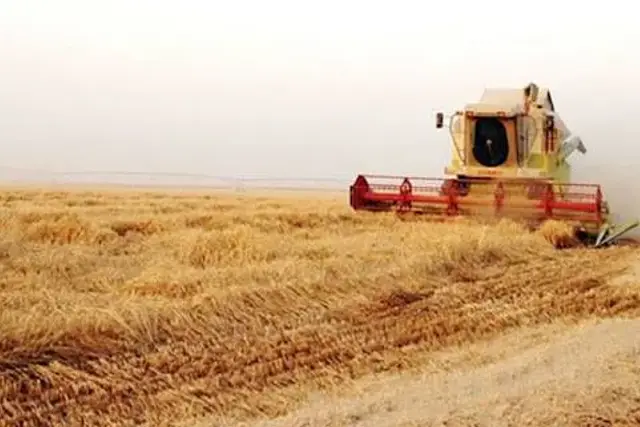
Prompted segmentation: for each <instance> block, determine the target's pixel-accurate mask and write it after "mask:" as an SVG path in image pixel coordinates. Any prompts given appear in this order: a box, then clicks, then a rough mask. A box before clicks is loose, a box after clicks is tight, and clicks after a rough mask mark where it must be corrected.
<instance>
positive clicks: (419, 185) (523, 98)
mask: <svg viewBox="0 0 640 427" xmlns="http://www.w3.org/2000/svg"><path fill="white" fill-rule="evenodd" d="M444 120H445V116H444V114H443V113H437V115H436V127H437V128H439V129H440V128H443V127H444V126H445V123H444ZM448 128H449V130H450V133H451V138H452V143H453V144H452V145H453V150H452V153H453V156H452V158H451V162H450V164H449V165H448V166H446V167H445V177H444V178H424V177H401V176H382V175H362V174H361V175H358V177H357V178H356V180H355V182H354V183H353V184H352V185H351V188H350V190H351V194H350V203H351V206H352V207H353V209H355V210H369V211H390V210H395V211H397V212H399V213H407V212H414V213H420V214H427V215H432V216H433V217H434V218H440V219H446V218H452V217H458V216H461V215H462V216H471V217H482V216H494V217H495V216H498V217H508V218H512V219H515V220H523V221H525V222H526V223H528V224H529V225H531V226H532V227H537V226H539V225H540V224H541V223H542V222H544V221H545V220H549V219H555V220H560V221H565V222H569V223H571V224H573V225H575V227H576V228H575V230H576V236H577V237H579V238H580V239H581V240H583V241H585V242H590V243H592V244H593V245H594V246H596V247H597V246H602V245H606V244H609V243H612V242H614V240H616V239H618V238H619V237H620V236H621V235H622V234H624V233H626V232H627V231H629V230H631V229H633V228H635V227H637V226H638V225H639V224H640V222H639V221H633V222H631V223H629V224H626V225H624V226H622V227H613V226H612V225H611V224H610V223H609V216H610V213H609V205H608V203H607V201H606V200H605V198H604V196H603V193H602V189H601V186H600V185H598V184H584V183H573V182H571V165H570V164H569V163H568V161H567V160H568V158H569V157H570V156H571V155H572V154H573V153H574V152H576V151H578V152H580V153H583V154H584V153H586V148H585V146H584V144H583V142H582V140H581V139H580V138H579V137H578V136H576V135H573V134H572V133H571V132H570V131H569V129H568V128H567V127H566V126H565V124H564V123H563V121H562V119H561V118H560V116H559V115H558V113H557V111H556V108H555V106H554V103H553V99H552V98H551V93H550V92H549V90H548V89H541V88H539V87H538V86H537V85H535V84H534V83H531V84H529V85H527V86H526V87H524V88H522V89H487V90H485V91H484V93H483V95H482V97H481V98H480V100H479V101H478V102H477V103H472V104H467V105H466V106H465V107H464V109H463V110H462V111H457V112H455V113H454V114H453V115H451V116H450V117H449V124H448Z"/></svg>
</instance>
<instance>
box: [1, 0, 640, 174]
mask: <svg viewBox="0 0 640 427" xmlns="http://www.w3.org/2000/svg"><path fill="white" fill-rule="evenodd" d="M632 9H633V5H632V4H631V3H630V2H628V1H626V2H624V3H623V2H622V1H608V2H606V3H601V2H585V3H578V2H568V1H566V2H561V1H557V0H556V1H546V0H542V1H540V0H538V1H536V2H532V3H530V5H529V6H527V3H524V2H515V3H514V2H513V1H486V2H481V1H477V0H476V1H469V2H467V1H463V0H461V1H457V2H445V1H436V2H426V1H402V0H396V1H390V0H389V1H354V0H351V1H349V0H343V1H337V0H325V1H322V2H310V1H301V0H298V1H293V0H269V1H266V0H262V1H258V0H254V1H250V0H235V1H229V0H228V1H216V0H210V1H204V0H202V1H195V0H191V1H189V0H184V1H180V2H179V1H167V0H164V1H163V0H155V1H143V0H130V1H122V0H110V1H95V0H93V1H92V0H84V1H79V0H78V1H71V0H48V1H34V0H0V70H1V72H0V144H2V153H1V155H0V165H2V166H13V167H21V168H43V169H50V170H61V171H66V170H74V171H82V170H132V171H154V172H196V173H207V174H213V175H238V176H241V175H251V176H279V177H281V176H294V177H295V176H304V177H351V176H354V175H355V174H356V173H357V172H380V173H398V174H423V175H424V174H427V175H428V174H431V175H433V174H437V175H439V174H440V173H441V172H442V169H443V167H444V165H445V163H446V162H447V161H448V158H449V153H450V142H449V135H448V133H447V132H438V131H436V129H435V127H434V112H435V111H438V110H445V111H452V110H455V109H457V108H460V107H462V105H463V104H464V103H466V102H472V101H474V100H475V99H477V98H478V97H479V96H480V94H481V93H482V91H483V89H484V87H485V86H515V87H522V86H524V85H525V84H527V83H528V82H529V81H535V82H537V83H538V84H539V85H541V86H548V87H550V88H551V90H552V95H553V96H554V98H555V102H556V105H557V107H558V109H559V111H560V114H561V115H562V117H563V119H564V121H565V122H566V123H567V125H568V126H569V128H570V129H571V130H572V131H574V132H576V133H578V134H580V135H581V136H582V138H583V140H584V142H585V145H586V146H587V148H588V149H589V152H588V153H587V155H586V156H582V157H580V156H579V155H576V156H575V158H574V161H573V163H574V164H576V168H578V167H580V166H579V164H583V165H603V167H607V166H610V165H611V162H613V161H614V160H617V158H618V157H617V156H619V153H618V152H616V151H615V150H617V149H622V150H624V155H623V156H622V158H621V160H620V161H622V162H626V163H627V164H631V163H633V162H634V161H635V163H640V152H639V151H638V150H637V149H636V148H635V144H636V143H638V141H640V138H638V135H637V134H638V131H637V129H636V122H637V121H638V113H637V110H638V101H637V97H638V96H640V80H639V79H638V76H640V64H639V60H638V56H637V46H638V44H639V43H640V26H639V25H638V23H637V17H636V16H635V14H634V13H632Z"/></svg>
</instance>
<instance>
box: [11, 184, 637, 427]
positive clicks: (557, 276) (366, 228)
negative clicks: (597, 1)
mask: <svg viewBox="0 0 640 427" xmlns="http://www.w3.org/2000/svg"><path fill="white" fill-rule="evenodd" d="M43 198H44V199H45V200H47V201H48V202H49V204H48V207H47V209H48V210H44V209H42V208H35V207H34V203H35V202H34V200H42V199H43ZM4 200H5V202H4V206H5V208H4V211H3V215H4V216H3V217H2V224H4V226H3V235H2V239H3V240H2V242H1V243H2V246H1V247H0V249H1V251H0V254H1V255H2V257H0V258H1V261H2V277H4V279H3V282H2V292H1V293H0V298H1V299H2V301H1V302H2V303H3V305H4V306H5V307H7V310H5V312H3V314H2V319H1V320H3V322H2V326H0V334H1V335H0V338H1V342H2V344H1V352H0V396H1V397H0V401H1V402H2V406H1V407H0V419H1V420H2V422H3V423H5V424H6V425H18V423H20V422H24V423H26V424H25V425H38V424H39V423H41V422H47V423H62V422H65V423H66V425H73V424H76V423H80V422H82V421H84V422H87V423H89V424H91V425H107V424H117V425H123V424H131V425H133V424H135V423H148V425H164V424H171V425H173V424H176V423H182V425H191V424H193V423H200V424H198V425H216V424H217V423H220V424H221V425H228V424H226V423H233V422H240V421H242V420H245V421H247V422H251V423H253V422H260V420H261V419H264V418H272V417H277V416H284V415H286V414H290V416H293V417H294V418H295V419H296V420H299V421H300V422H299V423H294V422H293V421H291V420H285V421H282V422H281V423H280V424H278V425H313V426H315V425H318V426H319V425H349V424H351V423H355V422H356V421H357V422H358V423H360V424H361V425H402V422H407V423H413V424H407V425H414V424H415V425H430V424H429V423H431V422H437V421H439V420H443V419H449V420H451V421H457V422H458V423H459V424H463V425H468V424H469V423H472V421H473V420H476V421H478V422H480V423H482V424H483V425H496V424H495V423H494V422H493V421H495V420H504V419H510V420H513V419H518V418H517V417H518V416H519V417H520V419H519V424H521V423H524V422H525V421H527V419H524V418H523V417H524V416H525V415H526V416H530V419H528V420H529V421H531V422H532V423H533V424H534V425H540V424H541V423H542V424H549V423H551V424H553V422H556V421H557V420H561V419H562V418H561V417H565V419H567V420H571V421H572V422H574V421H575V422H578V423H580V422H582V421H580V420H583V419H582V418H580V417H581V416H583V415H584V414H585V413H591V414H593V415H599V416H602V417H608V418H610V419H612V418H611V417H612V416H617V417H620V419H625V420H628V421H630V420H632V419H633V417H634V416H635V415H634V413H633V412H632V411H633V410H636V409H637V408H633V407H632V406H633V404H632V403H630V402H636V403H637V400H633V399H638V398H640V394H638V393H636V394H635V395H634V394H633V393H635V392H636V391H637V390H635V389H633V387H632V386H630V384H633V383H632V382H631V383H630V382H629V381H633V377H626V378H620V379H619V381H618V380H616V379H615V378H614V379H611V380H610V381H611V384H612V387H613V388H615V387H618V389H619V391H620V393H622V395H621V396H622V398H623V400H624V399H627V400H624V401H625V402H627V404H626V406H625V407H624V408H623V409H620V411H618V412H615V410H614V409H615V408H614V407H613V406H612V408H613V409H610V410H609V412H607V413H602V414H601V413H599V412H598V411H599V410H598V409H596V408H587V409H586V410H585V409H584V408H582V409H580V408H579V406H580V404H584V405H591V404H592V402H593V399H594V396H596V397H597V393H596V392H599V391H598V390H596V388H597V387H596V385H598V384H601V385H602V383H601V382H598V381H597V380H598V378H604V377H605V376H606V375H605V371H604V369H605V367H603V366H599V363H600V362H599V360H600V359H602V361H604V362H606V363H613V362H614V361H616V360H617V358H618V357H619V356H618V353H620V354H621V355H622V356H625V357H627V356H630V355H633V354H635V353H634V352H636V351H637V350H638V349H637V345H636V344H635V343H634V342H633V341H632V338H633V337H634V334H635V333H636V331H637V328H638V324H637V322H636V321H631V322H630V323H620V322H619V321H616V322H613V323H603V324H602V325H597V326H590V327H589V329H586V330H583V331H580V330H576V331H574V330H572V329H571V327H570V326H562V327H561V326H558V325H560V324H567V325H571V324H575V323H579V322H583V321H585V320H587V319H593V318H611V317H621V316H622V317H628V318H632V317H635V316H637V315H638V313H640V287H638V286H635V285H637V283H638V281H637V280H636V279H637V276H634V274H635V273H633V270H629V269H628V267H629V266H634V265H636V264H635V263H637V262H638V261H637V260H638V254H639V252H638V250H637V249H636V248H633V247H624V248H622V247H621V248H611V249H604V250H584V249H575V250H566V251H556V250H553V249H552V248H551V247H550V245H548V243H547V242H545V241H544V240H543V239H542V238H540V237H539V236H536V235H534V234H526V233H522V230H520V229H519V228H518V227H516V226H513V225H509V224H506V225H499V226H496V227H492V228H487V227H480V226H474V225H466V224H459V225H454V226H444V225H436V226H434V225H428V224H422V223H401V222H398V221H397V220H395V219H393V218H385V219H379V218H374V217H368V216H365V217H355V216H353V215H352V214H351V213H350V212H348V210H346V209H345V208H343V207H342V205H341V203H343V201H342V200H340V201H339V202H335V201H326V202H323V203H324V204H319V203H318V202H314V203H311V204H309V203H308V202H307V204H304V203H303V202H299V201H287V200H285V201H283V200H279V201H276V200H270V199H262V200H255V199H254V200H253V203H252V205H251V208H242V207H240V204H239V202H238V200H235V199H234V200H231V199H229V198H228V196H227V197H226V198H223V199H220V200H218V199H215V198H213V199H212V198H210V197H208V198H205V197H202V196H189V197H179V196H169V195H143V196H139V195H138V196H135V197H134V196H132V195H122V194H116V195H109V194H89V195H87V194H85V195H68V194H56V193H51V194H44V195H42V194H38V195H28V194H27V195H25V193H7V195H5V199H4ZM69 205H71V206H72V208H71V210H72V211H73V212H75V216H68V214H62V213H61V212H63V211H64V209H65V208H64V207H65V206H67V207H68V206H69ZM154 206H155V207H154ZM320 206H322V208H320ZM214 209H217V211H214ZM317 211H319V213H317ZM211 212H218V213H217V214H216V213H211ZM60 215H62V216H60ZM65 215H66V216H65ZM54 217H56V218H58V219H57V220H56V221H54V222H51V221H52V218H54ZM60 218H62V219H60ZM47 221H49V222H47ZM47 224H48V225H47ZM52 224H53V225H52ZM125 226H126V227H125ZM123 228H126V229H127V231H122V230H123ZM69 230H72V232H71V231H69ZM73 230H75V231H73ZM62 235H63V236H65V237H64V238H60V236H62ZM83 262H84V263H86V264H85V265H86V266H88V267H86V268H85V267H82V263H83ZM625 275H626V276H625ZM616 277H617V278H618V279H617V281H612V280H613V278H616ZM621 277H622V278H623V279H622V278H621ZM550 324H552V325H555V326H553V327H550V326H548V325H550ZM554 328H555V329H554ZM558 328H559V329H558ZM564 328H567V329H566V330H567V331H569V332H570V333H571V334H573V335H568V336H567V335H565V336H560V335H559V336H558V337H557V340H558V341H551V344H550V346H551V347H548V348H545V347H544V344H540V345H542V346H543V347H540V346H537V347H536V345H538V344H537V341H536V340H537V338H535V337H536V336H538V337H539V336H540V334H546V333H547V332H549V331H551V330H553V332H558V331H560V330H562V331H564V330H565V329H564ZM530 331H534V332H530ZM536 331H537V332H536ZM572 331H573V332H572ZM534 333H537V334H538V335H532V334H534ZM514 337H517V338H514ZM605 337H608V338H610V343H609V344H606V343H601V341H600V340H601V339H603V338H605ZM520 338H522V339H525V340H528V342H530V344H531V345H530V346H524V347H523V346H522V345H521V344H520V343H518V342H517V341H514V340H517V339H520ZM488 339H497V340H498V341H496V342H495V343H494V344H483V343H484V342H485V341H486V340H488ZM547 339H552V337H551V338H545V337H543V338H540V340H542V341H545V340H547ZM554 339H556V338H554ZM509 343H511V344H509ZM600 343H601V344H600ZM469 346H471V347H469ZM478 346H480V347H483V346H484V347H483V348H484V349H483V350H477V348H479V347H478ZM599 346H600V348H599ZM474 348H476V350H474ZM497 349H501V350H497ZM594 349H595V350H598V353H596V352H595V351H594ZM571 351H573V352H574V353H575V352H576V351H577V352H578V356H575V355H572V353H571ZM483 352H484V353H483ZM497 352H502V353H503V354H501V355H500V356H499V357H498V356H496V353H497ZM447 354H448V355H447ZM478 354H484V356H483V357H484V358H485V359H486V360H484V362H487V361H491V360H493V361H495V362H496V363H497V364H494V365H486V364H484V362H483V363H477V362H474V360H473V357H475V356H477V355H478ZM491 354H493V356H490V355H491ZM443 355H447V356H446V359H443ZM539 356H542V357H543V359H542V360H538V359H537V357H539ZM580 356H585V357H580ZM434 358H435V359H438V358H439V359H438V360H441V361H444V360H452V361H454V362H451V363H452V364H454V365H455V364H456V363H457V367H455V369H454V370H453V371H451V372H449V373H443V372H442V369H446V366H443V367H441V368H442V369H435V370H432V371H430V372H427V373H428V375H427V376H426V377H424V378H421V377H420V376H419V375H420V374H419V372H420V371H421V370H422V371H425V366H429V361H433V360H435V359H434ZM544 358H546V359H544ZM455 360H457V361H458V362H455ZM620 360H623V359H620ZM441 363H443V364H444V362H441ZM425 364H426V365H425ZM445 365H446V364H445ZM596 368H598V369H596ZM614 368H615V367H614ZM548 369H551V370H552V371H551V373H550V372H549V371H548ZM615 369H618V370H617V371H616V370H615ZM615 369H614V371H612V372H613V373H621V372H623V370H624V369H626V371H624V372H625V374H626V375H632V374H635V375H636V377H635V379H636V380H637V379H638V378H637V375H638V368H637V365H636V367H632V368H628V367H627V368H624V369H623V368H615ZM584 373H589V375H588V376H587V378H584V375H583V374H584ZM379 375H382V376H381V377H379V378H377V379H376V376H379ZM372 378H373V379H372ZM629 378H631V380H630V379H629ZM376 382H377V383H378V384H381V385H380V387H382V388H383V389H384V390H386V391H387V392H388V391H389V389H390V388H391V387H393V389H394V391H393V393H391V394H390V395H386V394H381V393H382V392H376V391H375V390H373V391H370V392H368V393H367V394H366V395H365V396H360V397H355V398H354V397H345V396H342V397H336V398H333V399H329V400H328V402H329V403H328V405H329V406H322V408H324V409H323V412H324V415H322V414H319V413H317V412H314V413H311V412H310V411H312V410H313V409H314V408H318V407H319V406H318V405H320V403H314V402H313V401H312V402H311V403H308V402H307V397H308V394H307V393H309V392H313V391H314V390H325V391H329V392H332V391H333V392H335V391H336V390H339V391H341V392H344V393H349V392H350V391H352V390H353V387H360V386H362V384H365V383H367V384H368V383H372V384H373V383H376ZM596 383H597V384H596ZM524 384H526V386H524ZM582 386H588V387H591V388H592V389H593V390H592V391H593V393H596V394H593V393H592V394H591V395H590V394H589V393H586V394H584V393H582V394H581V392H578V390H579V389H580V388H581V387H582ZM603 390H604V389H603ZM607 390H608V389H607ZM629 390H631V391H629ZM605 391H606V390H605ZM487 392H493V393H495V396H492V395H487V394H486V393H487ZM558 393H559V394H558ZM553 396H565V397H566V399H568V402H569V403H566V404H559V403H558V402H555V403H553V402H552V401H551V400H549V399H552V397H553ZM322 402H323V403H324V402H327V401H325V400H323V401H322ZM334 404H335V405H337V406H336V408H335V409H332V410H329V409H328V408H331V406H333V405H334ZM551 404H553V405H555V406H553V407H557V408H559V409H558V411H560V412H558V413H556V414H555V415H553V414H552V413H551V412H552V411H551V412H550V411H547V408H548V407H549V405H551ZM309 405H310V406H309ZM369 405H373V406H374V407H377V408H379V409H375V408H374V409H373V410H369V409H367V408H368V407H369ZM376 405H377V406H376ZM388 405H390V406H389V408H387V409H381V408H385V407H387V406H388ZM576 405H577V406H576ZM637 406H638V407H640V404H637ZM418 407H419V408H424V410H417V409H416V408H418ZM363 408H364V409H363ZM579 409H580V410H579ZM612 411H613V412H612ZM625 411H626V412H625ZM311 414H312V415H311ZM481 414H484V415H486V416H487V417H489V418H482V417H481ZM612 414H613V415H612ZM551 416H555V417H556V418H554V420H556V421H552V420H551V419H549V418H548V417H551ZM201 417H204V418H203V419H200V418H201ZM305 417H307V418H311V420H310V423H309V424H303V423H302V421H301V420H304V419H305ZM514 417H516V418H514ZM544 417H547V418H544ZM225 420H226V421H225ZM585 420H586V419H585ZM583 421H584V420H583ZM585 422H586V421H585ZM332 423H333V424H332Z"/></svg>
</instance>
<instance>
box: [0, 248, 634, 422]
mask: <svg viewBox="0 0 640 427" xmlns="http://www.w3.org/2000/svg"><path fill="white" fill-rule="evenodd" d="M621 254H623V252H622V251H619V250H611V251H575V252H572V253H569V252H567V253H563V254H562V255H559V256H558V258H557V259H554V260H547V259H539V260H533V261H532V262H530V263H527V264H520V265H514V266H510V267H507V268H505V269H504V272H503V274H502V275H496V274H494V275H492V277H487V278H484V279H480V280H477V281H459V282H456V283H451V284H448V285H443V286H442V287H438V288H433V287H431V288H429V289H425V291H424V292H423V293H410V292H402V289H396V290H395V291H390V292H388V293H386V294H381V295H379V296H378V298H377V299H375V300H372V301H369V302H367V303H354V304H352V305H351V306H350V307H348V308H347V309H344V308H341V309H339V310H331V309H330V310H328V311H327V312H326V313H325V315H324V316H323V317H321V318H319V319H318V320H317V321H316V322H313V323H310V324H309V325H306V326H305V327H301V328H297V329H293V330H287V329H282V330H280V331H279V333H277V334H271V335H268V336H267V335H265V336H260V335H258V332H257V331H258V329H257V328H251V329H247V331H246V332H247V335H244V336H239V335H233V334H232V333H230V332H228V333H227V334H226V335H225V336H223V339H221V340H214V339H211V338H207V337H205V336H202V335H201V334H198V335H194V336H193V337H191V339H189V340H187V339H184V340H181V341H178V342H174V343H172V344H169V345H165V346H162V347H160V348H158V349H157V350H156V351H154V352H150V353H146V354H123V355H119V356H113V357H108V358H105V359H101V360H94V361H86V360H84V361H78V364H77V365H74V362H65V363H54V364H51V365H48V366H30V367H29V368H27V369H21V370H4V371H2V372H1V373H0V386H1V387H3V388H2V389H3V390H4V392H3V394H2V395H0V402H1V405H0V419H1V420H3V421H2V423H3V425H10V424H11V425H13V424H20V423H22V425H42V423H45V424H54V423H63V422H66V423H67V424H73V423H76V422H77V423H79V422H81V421H85V422H90V423H92V424H96V423H97V424H100V425H107V424H109V423H121V422H122V420H124V419H127V420H131V421H132V422H136V423H142V422H145V421H146V422H153V424H156V425H157V424H158V423H160V421H161V420H166V419H171V418H172V417H173V418H174V419H177V418H179V417H181V416H183V415H184V413H183V412H181V411H184V407H185V405H187V404H188V405H192V408H191V411H193V414H192V415H196V414H197V413H203V414H204V413H208V414H234V415H239V416H255V415H258V414H267V415H270V416H275V415H282V414H283V412H284V411H286V410H287V409H290V408H289V406H288V404H287V403H286V402H280V403H278V402H277V401H275V400H274V398H273V397H270V396H269V395H270V392H273V391H278V390H283V389H286V388H287V387H290V386H298V385H300V384H304V383H312V382H320V381H325V382H326V381H329V380H331V381H336V380H338V379H339V378H345V377H346V378H349V377H351V378H357V377H359V376H362V375H365V374H367V373H371V372H373V371H377V370H391V369H401V368H403V367H407V366H411V364H412V363H413V359H414V356H416V355H420V354H424V353H425V352H430V351H436V350H440V349H442V348H443V347H446V346H449V345H455V344H459V343H462V342H473V341H477V340H479V339H482V338H485V337H489V336H492V335H495V334H499V333H501V332H503V331H504V330H505V329H508V328H512V327H517V326H520V325H523V324H527V325H532V324H537V323H543V322H547V321H549V320H552V319H557V318H568V319H579V318H583V317H586V316H590V315H599V316H605V317H606V316H612V315H617V314H624V313H631V312H637V311H638V310H639V309H640V294H639V293H637V292H636V293H634V292H629V291H627V290H625V289H624V288H616V289H613V288H611V287H610V286H608V285H607V284H606V282H605V280H606V278H607V277H609V276H611V275H612V274H615V273H617V272H618V271H619V269H620V268H621V266H622V265H624V260H622V259H621ZM390 289H391V288H390ZM251 332H253V333H251ZM79 367H82V369H78V368H79ZM33 396H38V397H39V398H38V400H37V401H34V400H33ZM5 423H6V424H5Z"/></svg>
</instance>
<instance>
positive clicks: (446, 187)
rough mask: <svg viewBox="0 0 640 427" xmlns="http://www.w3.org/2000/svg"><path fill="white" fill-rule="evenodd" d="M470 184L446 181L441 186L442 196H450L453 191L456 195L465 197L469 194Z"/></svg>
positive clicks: (451, 180)
mask: <svg viewBox="0 0 640 427" xmlns="http://www.w3.org/2000/svg"><path fill="white" fill-rule="evenodd" d="M470 185H471V184H470V183H468V182H461V181H458V180H456V179H446V180H445V181H444V183H443V184H442V185H441V186H440V195H448V194H450V192H451V191H452V190H455V191H456V195H457V196H459V197H464V196H466V195H467V194H469V187H470Z"/></svg>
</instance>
